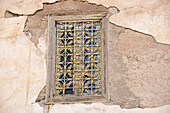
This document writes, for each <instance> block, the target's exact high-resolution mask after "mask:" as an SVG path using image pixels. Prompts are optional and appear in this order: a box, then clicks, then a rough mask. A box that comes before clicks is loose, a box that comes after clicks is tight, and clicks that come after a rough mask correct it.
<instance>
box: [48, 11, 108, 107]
mask: <svg viewBox="0 0 170 113" xmlns="http://www.w3.org/2000/svg"><path fill="white" fill-rule="evenodd" d="M93 20H101V22H102V29H101V42H102V43H101V50H102V51H101V56H102V57H101V77H102V96H68V97H67V96H66V97H59V96H57V97H55V96H54V91H55V76H56V75H55V73H56V72H55V51H56V28H55V22H57V21H76V22H77V21H79V22H83V21H93ZM107 38H108V17H107V13H100V14H88V15H66V16H48V41H47V42H48V49H47V78H46V96H45V103H46V104H55V103H77V102H106V101H108V82H107V81H108V80H107V79H108V76H107V67H108V49H107Z"/></svg>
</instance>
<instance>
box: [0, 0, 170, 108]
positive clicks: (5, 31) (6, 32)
mask: <svg viewBox="0 0 170 113" xmlns="http://www.w3.org/2000/svg"><path fill="white" fill-rule="evenodd" d="M96 1H97V2H98V3H96ZM113 1H114V0H113ZM30 2H31V1H30ZM30 2H26V1H18V2H17V3H16V4H17V5H18V6H17V5H16V6H14V7H12V8H10V7H8V8H6V10H5V11H6V12H5V11H4V13H3V16H4V15H6V16H5V17H6V19H8V20H10V22H11V23H13V24H14V26H16V25H18V27H17V29H15V31H16V32H15V34H12V33H13V32H14V29H13V28H11V26H12V25H8V24H7V25H8V26H6V27H4V26H5V24H6V23H3V22H4V20H5V19H4V18H1V19H0V23H2V24H1V26H2V28H0V39H6V37H8V38H10V37H11V38H15V37H16V36H19V35H21V34H22V33H23V32H22V31H23V28H24V26H23V25H24V23H25V21H26V18H27V16H32V15H33V14H35V12H39V11H41V10H42V9H43V4H44V3H54V2H56V0H42V1H38V0H37V1H36V2H35V3H34V4H36V5H35V6H36V7H34V8H35V9H31V10H29V11H28V12H27V11H26V10H25V11H26V12H25V11H24V10H21V11H19V12H18V9H17V7H21V9H24V8H23V6H21V5H23V4H26V5H27V4H31V5H30V6H31V7H32V4H33V3H30ZM88 2H89V3H92V2H93V4H99V3H100V2H101V1H99V0H88ZM104 2H105V3H102V5H103V4H107V3H110V1H108V0H106V1H104ZM123 2H124V1H123ZM11 3H12V2H11ZM113 3H114V2H113ZM115 3H116V2H115ZM166 3H167V4H169V1H167V2H166ZM13 4H15V3H13ZM110 5H112V4H109V5H105V6H107V7H110V8H109V12H110V14H112V16H111V18H110V22H112V23H114V24H116V25H119V26H122V28H124V27H126V28H129V29H132V31H135V32H136V31H140V33H141V34H145V35H148V36H151V35H153V36H154V37H155V38H156V40H158V41H159V42H163V43H170V41H169V37H166V40H165V39H164V38H165V37H163V36H161V37H159V34H158V35H154V34H155V33H154V32H155V31H158V30H159V29H160V30H161V28H162V27H161V26H162V25H163V24H166V25H169V24H168V23H166V22H167V20H165V23H164V21H163V23H161V24H160V25H161V26H159V27H160V28H158V29H157V26H156V27H153V28H156V29H155V31H154V30H152V28H149V30H148V31H147V30H146V31H145V30H143V29H142V28H140V27H141V26H144V25H145V24H146V22H145V21H144V22H143V21H142V22H141V25H140V26H137V27H136V26H135V27H134V24H135V23H136V24H137V25H139V23H138V22H137V21H138V17H133V16H132V17H131V19H132V20H133V19H137V20H134V23H131V21H129V19H128V20H125V22H124V23H123V24H122V23H121V22H123V21H122V20H124V18H125V17H127V18H128V17H129V16H128V15H126V14H129V13H131V12H132V15H135V14H133V13H134V12H135V11H136V9H139V11H140V10H143V12H141V15H143V14H145V13H146V15H145V17H149V16H148V15H150V18H151V19H150V20H149V21H150V22H151V23H152V22H154V20H155V17H159V18H160V17H161V16H162V15H157V14H156V13H155V12H156V11H155V12H154V13H153V11H152V10H150V9H148V8H147V7H144V6H142V5H141V6H140V5H131V6H130V7H129V6H128V7H124V8H122V7H119V6H120V4H119V5H116V4H114V5H112V6H110ZM30 6H29V5H28V7H30ZM113 6H114V7H113ZM115 6H118V8H119V9H118V8H116V7H115ZM167 6H168V5H167ZM15 7H16V8H15ZM155 7H156V6H155ZM165 8H166V7H164V8H163V9H165ZM133 11H134V12H133ZM23 12H24V13H23ZM160 12H161V10H160ZM113 14H114V15H113ZM163 14H164V16H166V13H165V12H163ZM120 15H121V16H120ZM136 15H139V17H140V16H141V15H140V13H139V12H137V13H136ZM155 15H156V16H155ZM15 16H17V17H15ZM164 16H162V17H164ZM12 17H13V18H12ZM167 18H169V15H167ZM20 19H21V20H22V22H21V20H20ZM24 19H25V20H24ZM131 19H130V20H131ZM16 21H18V23H16ZM150 22H149V23H147V24H151V23H150ZM20 23H21V24H22V25H20ZM155 23H157V20H156V21H155V22H154V23H153V24H155ZM138 27H139V28H138ZM146 28H148V27H147V26H146ZM165 28H166V29H169V27H168V26H165ZM159 32H161V31H159ZM27 33H28V34H27V37H28V39H29V40H30V41H31V43H32V44H34V45H35V47H36V49H37V50H38V51H39V52H40V53H41V54H42V55H43V56H44V58H45V56H46V49H44V48H41V46H40V45H44V43H45V42H46V41H43V42H40V39H38V40H37V42H36V41H33V40H31V39H33V38H34V36H32V34H31V33H30V32H27ZM121 33H122V32H121ZM166 33H167V34H166ZM149 34H151V35H149ZM120 35H122V34H120ZM164 36H169V35H168V32H165V35H164ZM157 37H158V38H157ZM11 38H10V39H11ZM149 38H151V37H149ZM152 38H153V37H152ZM153 39H154V38H153ZM155 42H156V41H155ZM42 43H43V44H42ZM156 43H157V42H156ZM157 44H158V43H157ZM159 44H160V43H159ZM163 45H167V46H169V45H168V44H163ZM167 57H168V56H167ZM123 59H124V63H127V62H128V61H129V60H131V59H133V58H131V57H127V56H123ZM135 60H136V61H138V60H139V59H136V58H135ZM155 61H156V60H152V62H155ZM29 69H30V68H29ZM27 80H28V81H29V79H27ZM28 87H29V84H28ZM28 87H27V89H29V88H28ZM27 92H28V91H27ZM133 92H134V91H131V92H130V93H132V94H134V93H133ZM28 95H29V94H27V100H26V103H27V105H28V106H29V102H28V101H29V100H28V98H29V97H28ZM136 98H137V97H136ZM132 100H133V98H132Z"/></svg>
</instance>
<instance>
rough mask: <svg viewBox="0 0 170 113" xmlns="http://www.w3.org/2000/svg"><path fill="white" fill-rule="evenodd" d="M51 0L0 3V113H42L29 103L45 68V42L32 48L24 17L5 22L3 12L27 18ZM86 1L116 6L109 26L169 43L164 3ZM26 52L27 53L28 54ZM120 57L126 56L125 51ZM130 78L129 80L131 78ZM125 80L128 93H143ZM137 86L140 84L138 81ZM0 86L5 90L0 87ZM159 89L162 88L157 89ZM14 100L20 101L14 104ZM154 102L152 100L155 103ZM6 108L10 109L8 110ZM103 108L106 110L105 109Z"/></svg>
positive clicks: (2, 1) (167, 14)
mask: <svg viewBox="0 0 170 113" xmlns="http://www.w3.org/2000/svg"><path fill="white" fill-rule="evenodd" d="M54 1H55V0H45V1H44V0H35V1H33V2H32V1H27V0H11V1H4V0H0V6H1V8H0V15H1V16H0V17H1V18H0V23H1V24H0V43H1V54H2V57H1V59H0V60H1V61H2V62H1V64H3V65H0V69H1V71H0V72H1V76H2V77H1V78H2V79H0V80H1V82H0V83H1V87H0V88H1V89H2V90H3V91H4V92H3V93H1V98H2V97H3V100H2V99H1V100H2V103H1V106H0V112H3V111H6V113H10V112H12V111H15V112H16V113H20V112H21V113H24V112H28V111H33V108H34V109H35V110H34V111H35V112H36V113H37V112H42V107H38V106H37V105H35V104H32V103H33V102H34V101H35V99H36V97H37V96H38V93H39V91H38V90H35V87H37V89H42V88H43V86H44V85H45V75H46V70H45V69H46V67H45V60H44V59H45V56H44V55H45V54H46V45H45V44H46V42H45V41H43V40H42V41H41V40H40V41H39V44H38V45H35V44H33V43H32V42H30V40H27V37H26V36H25V35H24V34H23V32H22V30H23V27H24V24H25V20H26V18H27V16H20V17H15V18H7V19H5V18H3V17H4V14H5V11H6V10H9V11H11V12H13V13H17V14H24V15H29V14H33V13H34V12H35V11H36V10H39V9H42V8H43V7H42V6H43V5H42V3H43V2H54ZM88 1H89V2H91V3H97V4H102V5H104V6H106V7H110V6H116V7H118V9H119V10H120V13H118V14H116V15H113V16H112V17H111V18H110V21H111V22H112V23H115V24H117V25H120V26H125V27H127V28H132V29H134V30H137V31H140V32H144V33H146V34H150V35H153V36H154V37H155V39H156V40H157V41H159V42H162V43H167V44H168V43H170V39H169V37H168V36H169V30H168V29H169V27H170V25H169V10H168V9H169V7H168V6H169V3H168V1H166V0H164V1H159V0H152V1H150V2H149V3H148V1H146V2H144V1H141V0H137V1H131V0H128V1H127V2H124V1H123V0H120V1H114V0H112V1H110V0H105V1H102V0H88ZM141 17H142V18H141ZM122 20H124V21H122ZM138 20H139V21H140V22H139V21H138ZM146 20H147V21H146ZM154 24H157V25H154ZM150 26H151V27H150ZM158 31H159V32H158ZM126 35H128V33H127V34H126V33H125V36H126ZM122 37H123V36H122ZM28 38H29V37H28ZM23 45H24V46H23ZM40 45H41V46H40ZM41 47H42V48H41ZM21 48H22V49H21ZM29 51H31V53H30V52H29ZM163 51H165V50H163ZM29 53H30V54H29ZM123 53H124V51H122V54H123ZM160 53H162V52H160ZM165 53H166V52H165ZM124 54H126V52H125V53H124ZM163 54H164V53H163ZM165 57H166V58H165V59H167V58H169V57H168V56H167V55H165ZM163 58H164V57H163ZM122 59H123V62H124V63H125V64H126V65H127V67H128V68H133V66H135V65H136V64H133V65H131V63H129V62H131V60H133V59H130V61H129V59H128V58H127V57H126V55H125V56H123V58H122ZM29 60H30V61H29ZM149 60H150V59H149ZM8 61H10V62H8ZM151 61H152V59H151ZM153 61H154V63H155V61H156V60H153ZM23 62H25V63H24V64H26V65H22V63H23ZM27 62H28V63H27ZM156 62H157V61H156ZM159 62H162V64H159V65H164V64H165V66H166V62H165V61H164V60H159ZM159 62H158V63H159ZM132 63H135V62H132ZM151 63H152V62H151ZM4 64H6V65H4ZM28 64H29V65H28ZM168 64H169V63H168ZM138 65H140V64H137V65H136V66H138ZM150 65H155V64H149V66H150ZM159 65H158V67H156V69H159V68H160V67H159ZM7 67H9V68H7ZM35 67H36V68H35ZM135 68H136V67H135ZM156 69H154V70H156ZM166 69H167V67H165V70H166ZM37 70H39V71H37ZM141 71H142V70H141ZM144 73H147V72H144ZM128 75H134V77H135V74H134V71H133V70H131V71H129V72H128ZM155 75H156V76H158V75H157V74H156V72H155ZM163 75H164V74H163ZM128 77H130V76H128ZM132 77H133V76H132ZM35 78H37V79H35ZM131 79H132V80H133V78H131ZM139 79H140V78H139ZM149 79H150V78H148V80H149ZM154 79H155V77H154ZM129 80H130V79H129V78H128V79H127V81H126V82H127V83H128V86H129V87H130V88H131V89H130V90H131V91H132V92H133V93H134V94H135V95H137V96H142V95H143V94H140V93H138V92H140V90H141V91H143V90H142V88H141V86H137V85H135V86H133V85H134V84H136V81H130V82H129ZM165 80H169V78H163V77H160V79H158V80H156V81H155V82H154V84H160V83H159V82H160V81H165ZM21 81H22V82H21ZM35 83H40V84H38V86H37V84H36V85H35ZM140 83H142V81H141V82H140ZM149 83H150V82H149ZM2 84H3V86H5V87H2ZM138 85H139V84H138ZM147 85H148V84H144V86H146V88H147ZM164 85H165V84H163V82H161V84H160V85H158V86H152V84H151V88H152V87H159V86H162V87H164ZM167 85H168V83H167ZM26 87H27V88H26ZM136 87H137V89H139V90H138V91H137V90H136ZM165 87H166V86H165ZM6 89H10V90H6ZM26 89H27V90H26ZM160 89H162V88H161V87H160ZM144 90H145V92H144V93H148V92H147V91H150V90H149V89H144ZM158 90H159V88H158ZM163 90H164V91H165V92H166V91H168V92H167V93H169V90H167V89H163ZM163 90H160V92H161V93H162V94H163V93H164V91H163ZM151 92H153V94H157V92H154V91H152V90H151ZM161 93H158V94H160V96H162V94H161ZM167 93H165V94H167ZM19 95H20V96H19ZM33 95H34V96H33ZM144 96H145V95H144ZM151 96H152V95H151ZM163 96H164V94H163ZM146 99H147V97H146ZM157 99H159V98H157ZM165 99H166V98H165ZM18 100H20V101H19V102H18ZM150 101H153V100H150ZM145 102H147V101H145V100H142V103H141V104H142V105H144V106H145V105H146V106H148V105H147V104H148V103H145ZM156 102H157V101H156V100H155V103H156ZM167 102H168V101H167ZM15 103H17V104H15ZM13 104H15V106H13ZM158 104H160V105H162V104H161V103H158ZM142 105H141V106H142ZM7 106H8V107H10V109H9V108H8V107H7ZM35 106H36V107H35ZM96 106H98V105H96ZM55 107H56V106H55ZM55 107H53V108H52V111H51V112H53V111H55ZM58 107H59V106H58ZM70 107H71V106H70ZM16 108H19V109H18V111H17V110H16ZM105 108H107V107H106V106H105ZM105 108H104V109H105ZM163 108H164V109H163V110H162V108H158V110H157V111H156V110H155V109H153V111H152V110H151V111H149V112H148V113H151V112H154V113H155V112H158V113H160V112H159V110H160V111H162V113H168V110H169V106H166V107H163ZM36 109H40V110H39V111H36ZM112 109H115V108H112ZM154 110H155V111H154ZM166 110H167V111H166ZM92 111H93V110H92ZM94 112H95V111H94ZM96 112H104V111H102V110H101V109H99V111H98V110H96ZM118 112H120V113H122V112H125V111H122V110H120V109H119V110H118ZM126 112H130V113H131V112H133V111H126ZM136 112H140V110H138V111H135V113H136ZM141 112H142V113H143V112H144V111H141Z"/></svg>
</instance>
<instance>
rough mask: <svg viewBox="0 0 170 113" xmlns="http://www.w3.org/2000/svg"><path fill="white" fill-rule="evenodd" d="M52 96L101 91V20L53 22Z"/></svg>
mask: <svg viewBox="0 0 170 113" xmlns="http://www.w3.org/2000/svg"><path fill="white" fill-rule="evenodd" d="M56 32H57V36H56V39H57V41H56V79H55V85H56V87H55V88H56V89H55V96H70V95H71V96H87V95H89V96H92V95H101V90H102V85H101V84H102V83H101V22H100V21H95V22H93V21H89V22H57V23H56Z"/></svg>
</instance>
